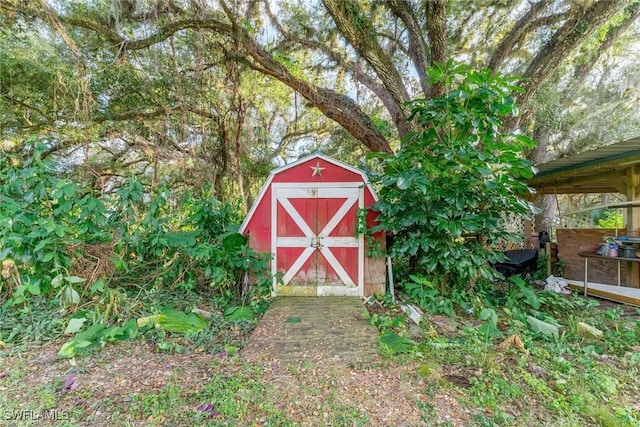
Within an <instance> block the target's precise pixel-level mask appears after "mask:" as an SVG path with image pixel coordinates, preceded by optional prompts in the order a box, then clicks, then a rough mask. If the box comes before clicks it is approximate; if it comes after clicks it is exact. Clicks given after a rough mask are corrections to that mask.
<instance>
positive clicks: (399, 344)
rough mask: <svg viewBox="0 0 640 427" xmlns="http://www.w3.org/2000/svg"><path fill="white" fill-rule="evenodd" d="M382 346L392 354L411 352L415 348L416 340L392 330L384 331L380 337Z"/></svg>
mask: <svg viewBox="0 0 640 427" xmlns="http://www.w3.org/2000/svg"><path fill="white" fill-rule="evenodd" d="M379 341H380V346H381V347H382V348H383V350H384V351H387V352H389V353H391V354H399V353H410V352H411V351H412V350H413V349H414V348H415V344H416V343H415V342H413V341H412V340H411V339H409V338H406V337H403V336H400V335H398V334H395V333H393V332H390V331H384V332H383V333H382V335H380V338H379Z"/></svg>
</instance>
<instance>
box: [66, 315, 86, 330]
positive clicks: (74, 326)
mask: <svg viewBox="0 0 640 427" xmlns="http://www.w3.org/2000/svg"><path fill="white" fill-rule="evenodd" d="M86 321H87V319H83V318H81V319H77V318H74V319H71V320H69V324H68V325H67V328H66V329H65V330H64V333H65V334H75V333H77V332H80V330H81V329H82V326H83V325H84V323H85V322H86Z"/></svg>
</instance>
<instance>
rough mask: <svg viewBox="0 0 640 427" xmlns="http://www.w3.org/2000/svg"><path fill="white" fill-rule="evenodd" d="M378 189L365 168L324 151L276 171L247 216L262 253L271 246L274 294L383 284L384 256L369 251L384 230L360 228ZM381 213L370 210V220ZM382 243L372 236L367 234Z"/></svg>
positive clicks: (341, 291)
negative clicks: (363, 231)
mask: <svg viewBox="0 0 640 427" xmlns="http://www.w3.org/2000/svg"><path fill="white" fill-rule="evenodd" d="M376 200H377V195H376V193H375V191H374V190H373V188H372V187H371V185H370V184H369V182H368V179H367V177H366V175H365V173H364V172H363V171H361V170H359V169H356V168H354V167H352V166H349V165H346V164H344V163H342V162H339V161H337V160H335V159H332V158H330V157H328V156H325V155H322V154H313V155H310V156H308V157H304V158H301V159H299V160H297V161H296V162H293V163H291V164H289V165H286V166H283V167H281V168H278V169H276V170H274V171H273V172H271V174H270V175H269V178H268V179H267V182H266V183H265V185H264V187H263V188H262V190H261V191H260V194H259V196H258V198H257V200H256V202H255V203H254V204H253V206H252V208H251V210H250V211H249V214H248V215H247V218H246V219H245V221H244V223H243V224H242V227H241V228H240V233H242V234H248V236H249V245H250V246H251V247H252V248H253V249H254V250H255V251H257V252H270V253H271V254H273V259H272V260H271V271H272V273H273V274H274V275H275V274H276V273H277V272H280V273H281V278H282V283H278V282H277V280H276V279H274V283H273V289H272V293H273V294H274V295H309V296H319V295H338V296H369V295H372V294H381V293H384V291H385V271H386V270H385V258H384V256H383V255H382V254H379V255H378V256H375V257H371V256H367V254H366V252H367V250H366V249H367V247H368V245H369V244H371V243H375V244H376V246H379V247H380V248H382V249H384V248H385V236H384V234H383V233H377V234H376V235H374V236H373V237H367V236H365V235H363V234H358V233H357V230H358V224H359V221H362V220H361V219H359V212H361V211H360V210H361V209H364V208H367V207H370V206H371V205H372V204H373V203H374V202H375V201H376ZM375 219H376V213H375V212H373V211H369V212H368V213H367V215H366V222H367V225H368V226H372V225H374V224H375ZM370 238H372V239H375V240H376V241H377V242H368V241H367V240H368V239H370Z"/></svg>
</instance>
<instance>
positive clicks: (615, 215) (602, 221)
mask: <svg viewBox="0 0 640 427" xmlns="http://www.w3.org/2000/svg"><path fill="white" fill-rule="evenodd" d="M622 227H624V218H623V217H622V212H620V211H618V210H614V211H610V210H607V211H604V212H603V213H602V216H601V217H600V218H599V219H598V223H597V224H596V228H611V229H612V228H622Z"/></svg>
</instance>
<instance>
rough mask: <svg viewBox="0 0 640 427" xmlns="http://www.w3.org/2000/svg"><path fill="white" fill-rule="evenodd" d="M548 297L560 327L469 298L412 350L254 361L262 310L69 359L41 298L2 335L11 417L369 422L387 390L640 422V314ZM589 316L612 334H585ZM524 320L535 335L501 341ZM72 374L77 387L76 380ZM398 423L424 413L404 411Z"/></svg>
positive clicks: (468, 409)
mask: <svg viewBox="0 0 640 427" xmlns="http://www.w3.org/2000/svg"><path fill="white" fill-rule="evenodd" d="M538 299H539V301H540V307H538V308H537V309H535V311H537V312H539V313H543V314H544V316H548V317H552V318H554V319H557V320H558V322H559V323H560V325H561V327H560V334H559V336H558V337H557V338H550V337H545V336H544V335H541V334H540V333H537V332H535V331H532V330H531V328H529V326H528V325H527V324H526V322H522V321H521V320H520V319H521V317H518V316H517V310H521V311H523V312H524V311H526V312H527V313H529V312H533V309H532V308H531V307H528V306H527V305H526V304H524V303H523V302H522V301H516V302H514V301H511V302H510V303H509V304H504V305H501V306H500V305H496V306H494V307H493V308H494V309H495V312H496V313H497V315H498V320H497V322H496V328H497V329H496V330H497V331H498V332H497V333H498V335H497V336H487V335H486V333H484V332H483V331H484V329H481V326H482V325H483V324H484V323H483V321H479V320H478V318H477V315H476V314H475V312H474V311H464V312H463V311H458V313H457V314H456V315H455V316H453V317H450V318H445V317H443V316H441V319H440V322H441V323H442V321H443V319H445V320H446V321H447V322H448V325H444V326H442V325H441V324H438V322H436V321H435V320H437V319H436V318H433V319H432V320H433V321H432V322H429V323H428V324H425V325H423V329H424V330H425V331H426V333H423V334H421V335H420V336H411V338H412V339H413V341H414V342H415V344H412V347H411V350H410V351H409V352H403V353H400V354H395V355H394V354H393V352H390V351H388V349H387V350H386V351H383V352H382V354H383V355H385V356H386V357H388V359H387V360H386V361H385V362H384V364H383V365H382V366H368V367H360V368H357V369H356V368H353V367H336V366H328V367H324V368H323V369H320V368H319V367H318V366H316V365H315V364H313V363H306V362H303V363H300V364H298V365H293V366H290V367H286V368H285V367H278V366H274V365H268V364H249V363H248V362H245V361H244V360H243V359H242V358H241V357H239V356H238V355H237V350H238V349H239V348H241V347H242V345H243V343H244V341H245V340H246V339H247V336H248V333H249V332H250V330H251V324H250V323H229V322H225V321H224V319H223V318H222V317H218V318H216V319H215V320H214V321H212V326H211V327H210V328H208V329H207V330H205V331H202V332H200V333H199V334H196V335H191V336H184V335H179V334H157V333H150V334H146V335H143V336H140V337H138V338H137V339H136V341H133V342H123V343H119V344H108V345H107V346H106V347H105V348H103V349H102V350H101V351H92V352H89V353H87V354H83V355H81V356H78V357H77V358H76V359H73V360H71V361H65V360H57V359H56V358H55V354H56V352H57V350H58V349H59V347H60V345H61V344H62V342H64V341H63V340H60V339H58V338H59V336H60V333H61V330H62V329H63V326H64V322H61V321H60V322H56V321H53V322H50V323H49V325H47V324H46V323H47V322H49V321H50V320H51V319H52V318H54V319H55V318H56V317H55V310H54V309H55V307H53V306H51V305H47V304H46V303H45V302H38V303H37V304H40V305H38V306H37V307H35V306H34V307H33V308H32V309H31V310H26V311H23V312H22V315H21V316H15V317H14V318H12V319H10V320H8V321H7V322H3V325H1V326H0V330H1V331H2V333H3V335H2V338H3V340H4V341H5V342H6V343H8V345H9V347H8V348H6V349H1V348H0V417H2V419H0V425H2V424H3V423H5V424H7V425H16V426H35V425H47V423H49V425H53V424H55V425H62V426H76V425H80V424H82V423H85V422H91V423H92V424H93V425H98V426H101V425H105V426H107V425H109V426H111V425H113V426H131V425H150V426H164V425H167V426H169V425H210V426H227V425H228V426H236V425H238V426H254V425H258V426H296V425H300V424H315V425H353V426H367V425H380V424H384V421H381V420H384V418H383V417H384V414H385V413H386V411H387V409H388V408H387V407H386V406H385V405H389V403H388V400H390V401H392V402H401V403H402V404H404V405H406V406H405V407H403V408H404V409H402V410H403V411H404V412H403V413H409V412H410V413H411V415H412V416H413V415H415V416H416V417H417V418H415V419H416V420H419V421H412V422H413V423H414V425H415V424H416V423H417V424H421V423H424V424H426V425H434V426H436V425H437V426H447V425H469V426H528V425H548V426H583V425H593V426H605V427H608V426H611V427H613V426H636V425H640V405H639V404H638V400H637V396H638V395H640V352H639V351H638V348H637V347H633V346H636V345H639V343H640V323H639V318H640V314H639V313H638V312H636V311H634V310H630V309H628V308H627V309H624V310H623V309H622V308H621V307H620V306H604V307H597V306H596V305H595V304H594V303H592V302H589V301H592V300H588V301H587V300H584V299H582V298H579V297H575V298H566V297H563V296H558V295H551V294H549V293H544V292H542V293H538ZM185 307H186V306H185ZM505 307H508V308H507V309H506V310H505ZM36 308H38V309H36ZM514 313H516V314H514ZM3 314H6V313H3ZM371 314H372V315H371V319H370V320H371V322H372V323H374V324H375V325H376V326H378V327H379V328H380V329H381V330H387V331H394V332H395V333H398V334H400V335H402V336H409V335H410V334H411V333H412V330H413V332H415V328H412V327H409V324H408V321H407V319H406V318H402V317H401V316H399V314H398V309H397V307H395V306H392V305H391V304H389V302H387V303H386V306H385V308H384V309H383V310H380V309H379V310H378V311H376V312H375V313H371ZM539 317H543V316H542V314H541V315H540V316H539ZM3 319H4V318H3ZM579 322H585V323H588V324H589V325H591V326H594V327H596V328H598V329H600V330H601V331H603V334H602V336H601V337H593V336H589V335H585V334H582V333H581V332H580V330H579V328H578V323H579ZM27 324H29V325H30V327H28V328H26V327H25V325H27ZM23 328H24V333H23V334H22V335H19V334H17V333H16V331H18V330H23ZM512 334H517V335H518V336H519V337H520V339H521V340H522V342H523V344H524V348H518V347H515V346H514V347H510V348H506V349H500V348H499V347H498V345H499V344H500V342H501V341H502V340H503V339H505V338H507V337H508V336H510V335H512ZM52 340H53V341H52ZM51 355H53V357H51ZM71 374H73V375H75V378H76V381H77V384H78V387H77V389H68V390H67V389H65V382H66V381H67V380H68V379H69V376H70V375H71ZM347 380H348V381H347ZM345 381H347V382H346V383H345ZM394 405H395V406H397V405H398V403H394ZM36 418H40V419H36ZM42 418H56V420H55V421H53V420H51V419H48V420H43V419H42ZM411 420H414V418H411ZM43 421H46V422H44V423H43ZM394 423H395V424H396V425H411V422H410V421H409V418H403V417H402V416H400V415H397V416H396V418H394Z"/></svg>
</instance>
